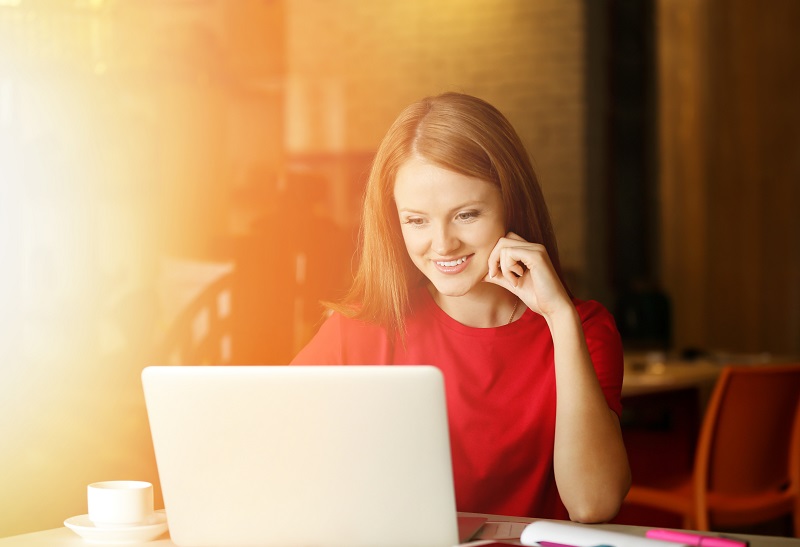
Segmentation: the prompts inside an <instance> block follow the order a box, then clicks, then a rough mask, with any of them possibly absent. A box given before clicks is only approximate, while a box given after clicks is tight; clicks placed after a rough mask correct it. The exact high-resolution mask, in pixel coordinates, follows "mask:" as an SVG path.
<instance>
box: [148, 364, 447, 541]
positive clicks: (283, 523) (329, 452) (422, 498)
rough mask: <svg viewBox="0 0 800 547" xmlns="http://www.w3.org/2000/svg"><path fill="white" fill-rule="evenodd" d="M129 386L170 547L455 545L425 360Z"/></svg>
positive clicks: (171, 370)
mask: <svg viewBox="0 0 800 547" xmlns="http://www.w3.org/2000/svg"><path fill="white" fill-rule="evenodd" d="M142 382H143V386H144V394H145V400H146V404H147V413H148V417H149V420H150V429H151V433H152V437H153V444H154V447H155V455H156V462H157V465H158V473H159V478H160V481H161V489H162V494H163V496H164V506H165V510H166V514H167V521H168V523H169V530H170V535H171V538H172V541H173V542H174V543H175V544H176V545H179V546H181V547H204V546H220V545H227V546H248V545H253V546H255V545H260V546H266V547H268V546H281V547H292V546H298V547H299V546H317V545H318V546H325V547H336V546H342V547H344V546H347V547H376V546H398V547H399V546H402V547H449V546H452V545H455V544H457V543H458V541H459V537H458V525H457V518H456V509H455V496H454V491H453V475H452V468H451V460H450V444H449V435H448V427H447V412H446V406H445V397H444V380H443V377H442V374H441V372H440V371H439V370H438V369H436V368H434V367H429V366H402V367H391V366H346V367H331V366H318V367H288V366H275V367H271V366H257V367H252V366H241V367H237V366H226V367H221V366H220V367H216V366H165V367H147V368H146V369H145V370H144V371H143V373H142Z"/></svg>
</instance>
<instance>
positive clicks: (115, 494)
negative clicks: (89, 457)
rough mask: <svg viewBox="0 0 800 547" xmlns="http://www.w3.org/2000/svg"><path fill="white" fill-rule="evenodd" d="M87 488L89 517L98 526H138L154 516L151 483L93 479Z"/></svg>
mask: <svg viewBox="0 0 800 547" xmlns="http://www.w3.org/2000/svg"><path fill="white" fill-rule="evenodd" d="M86 490H87V491H86V497H87V501H88V505H89V520H91V521H92V523H94V525H95V526H97V527H103V528H122V527H125V526H136V525H137V524H146V523H148V522H149V521H150V519H151V518H152V516H153V485H152V484H151V483H149V482H145V481H104V482H94V483H92V484H90V485H89V486H88V487H87V489H86Z"/></svg>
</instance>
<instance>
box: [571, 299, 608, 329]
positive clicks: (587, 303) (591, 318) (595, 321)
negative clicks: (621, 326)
mask: <svg viewBox="0 0 800 547" xmlns="http://www.w3.org/2000/svg"><path fill="white" fill-rule="evenodd" d="M572 302H573V304H575V309H576V310H578V315H579V316H580V318H581V324H582V325H583V328H584V330H587V329H601V330H608V331H609V332H613V333H617V334H618V331H617V323H616V321H615V320H614V316H613V315H611V312H609V311H608V309H606V307H605V306H603V305H602V304H601V303H600V302H597V301H596V300H580V299H578V298H575V299H573V301H572Z"/></svg>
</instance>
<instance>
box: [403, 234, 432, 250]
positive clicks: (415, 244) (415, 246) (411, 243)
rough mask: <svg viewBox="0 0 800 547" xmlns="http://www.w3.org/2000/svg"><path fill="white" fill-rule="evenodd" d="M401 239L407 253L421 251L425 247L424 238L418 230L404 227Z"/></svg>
mask: <svg viewBox="0 0 800 547" xmlns="http://www.w3.org/2000/svg"><path fill="white" fill-rule="evenodd" d="M403 241H404V242H405V244H406V250H407V251H408V253H409V254H411V255H413V254H415V253H422V252H424V251H425V249H426V245H425V238H424V236H423V235H422V233H421V232H420V231H419V230H414V229H407V228H406V229H404V230H403Z"/></svg>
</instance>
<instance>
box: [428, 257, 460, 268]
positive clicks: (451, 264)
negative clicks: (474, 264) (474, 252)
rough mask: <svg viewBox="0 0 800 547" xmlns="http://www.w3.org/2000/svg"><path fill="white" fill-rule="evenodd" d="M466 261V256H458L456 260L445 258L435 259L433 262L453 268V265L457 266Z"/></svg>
mask: <svg viewBox="0 0 800 547" xmlns="http://www.w3.org/2000/svg"><path fill="white" fill-rule="evenodd" d="M466 261H467V257H466V256H462V257H461V258H458V259H456V260H447V261H441V260H436V261H435V262H436V264H438V265H439V266H442V267H444V268H454V267H456V266H458V265H459V264H463V263H464V262H466Z"/></svg>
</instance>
